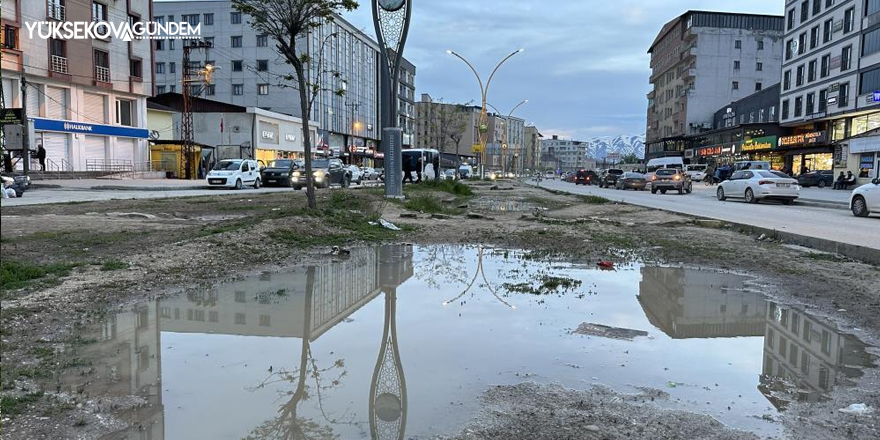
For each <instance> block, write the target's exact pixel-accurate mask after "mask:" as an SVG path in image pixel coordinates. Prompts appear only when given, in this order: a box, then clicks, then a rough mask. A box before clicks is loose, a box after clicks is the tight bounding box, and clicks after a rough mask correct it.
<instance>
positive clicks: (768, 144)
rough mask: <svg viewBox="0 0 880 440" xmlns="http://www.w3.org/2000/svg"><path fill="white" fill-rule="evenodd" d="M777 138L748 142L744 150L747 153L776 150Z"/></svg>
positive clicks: (755, 139) (768, 137)
mask: <svg viewBox="0 0 880 440" xmlns="http://www.w3.org/2000/svg"><path fill="white" fill-rule="evenodd" d="M776 141H777V137H776V136H764V137H758V138H754V139H750V140H747V141H745V142H744V143H743V146H742V150H743V151H744V152H747V151H763V150H773V149H776V143H777V142H776Z"/></svg>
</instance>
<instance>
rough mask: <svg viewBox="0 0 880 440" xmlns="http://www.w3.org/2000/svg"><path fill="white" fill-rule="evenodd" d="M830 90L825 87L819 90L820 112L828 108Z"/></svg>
mask: <svg viewBox="0 0 880 440" xmlns="http://www.w3.org/2000/svg"><path fill="white" fill-rule="evenodd" d="M827 101H828V91H827V90H825V89H823V90H819V113H825V110H826V109H827V108H828V102H827Z"/></svg>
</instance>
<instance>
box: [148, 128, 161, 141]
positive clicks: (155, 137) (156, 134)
mask: <svg viewBox="0 0 880 440" xmlns="http://www.w3.org/2000/svg"><path fill="white" fill-rule="evenodd" d="M150 140H151V141H157V140H159V132H158V131H157V130H150Z"/></svg>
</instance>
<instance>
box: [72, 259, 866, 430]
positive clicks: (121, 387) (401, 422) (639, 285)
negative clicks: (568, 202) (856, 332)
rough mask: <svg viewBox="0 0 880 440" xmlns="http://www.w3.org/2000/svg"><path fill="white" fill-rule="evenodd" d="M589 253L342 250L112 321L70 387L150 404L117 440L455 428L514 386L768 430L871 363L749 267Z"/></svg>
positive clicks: (853, 342)
mask: <svg viewBox="0 0 880 440" xmlns="http://www.w3.org/2000/svg"><path fill="white" fill-rule="evenodd" d="M594 264H595V263H594V262H566V261H558V260H549V259H545V258H537V257H534V256H531V255H528V254H525V253H522V252H517V251H499V250H491V249H478V248H463V247H457V246H435V247H427V248H412V247H407V246H389V247H380V248H372V249H360V250H355V251H354V252H353V253H352V255H351V256H350V257H348V258H345V259H341V260H337V261H335V262H328V263H326V264H323V265H319V266H313V267H298V268H292V269H290V270H286V271H283V272H279V273H264V274H260V275H258V276H255V277H252V278H248V279H243V280H239V281H234V282H228V283H223V284H219V285H217V286H215V287H214V288H212V289H210V290H206V291H204V292H196V293H192V294H189V295H186V296H181V297H177V298H171V299H164V300H160V301H158V302H149V303H144V304H139V305H137V306H135V307H133V308H131V310H128V311H125V312H121V313H118V314H116V315H115V316H112V317H111V319H110V320H108V322H107V323H106V324H105V325H104V326H103V328H102V330H101V332H100V334H99V335H96V337H97V338H98V339H99V340H100V342H98V343H97V344H93V345H92V346H90V347H89V348H88V350H89V353H88V357H89V358H90V359H91V360H92V362H93V363H94V365H95V370H94V371H93V373H92V374H90V375H87V376H79V375H76V376H75V377H70V378H68V379H67V380H66V381H65V385H64V387H65V389H66V390H68V391H71V392H75V391H74V390H79V391H82V392H83V393H85V394H87V395H90V396H92V397H97V396H100V395H129V394H134V395H138V396H141V397H142V398H144V399H145V400H146V401H148V402H150V405H148V406H145V407H143V408H140V409H138V410H137V411H134V412H131V413H129V414H127V416H128V417H130V418H132V419H134V420H135V421H136V422H137V424H138V427H137V428H136V429H133V430H130V431H124V432H119V433H115V434H113V435H112V436H110V437H108V438H112V439H127V438H132V439H141V438H150V439H165V440H200V439H205V440H209V439H210V440H221V439H270V438H272V439H274V438H323V439H331V438H339V439H370V438H375V439H385V438H399V437H398V436H399V433H400V431H405V437H400V438H412V437H422V436H425V437H427V436H431V435H435V434H448V433H454V432H457V431H458V430H459V429H461V428H462V427H463V426H464V425H465V424H466V423H467V422H468V421H469V420H470V419H471V417H472V416H473V414H474V412H475V411H476V410H478V401H477V397H478V396H479V395H480V394H481V393H482V392H483V391H485V390H486V389H487V388H488V387H490V386H492V385H495V384H512V383H520V382H523V381H536V382H540V383H561V384H563V385H565V386H568V387H572V388H581V389H583V388H587V387H589V386H590V384H594V383H597V384H606V385H609V386H612V387H614V388H615V389H618V390H620V391H624V392H626V391H634V390H635V387H652V388H657V389H661V390H663V391H665V392H667V393H669V395H670V399H669V401H667V402H665V403H663V404H664V405H666V406H669V407H672V408H679V409H685V410H689V411H694V412H699V413H707V414H710V415H712V416H714V417H716V418H718V419H719V420H721V421H722V422H724V423H726V424H728V425H731V426H734V427H737V428H742V429H748V430H752V431H755V432H757V433H760V434H765V435H770V434H776V433H778V431H779V427H778V425H777V424H774V423H773V422H771V421H768V420H766V419H772V417H773V415H774V414H776V413H777V411H780V410H784V408H785V406H786V405H787V404H788V403H789V402H791V401H792V400H794V399H801V400H810V401H818V400H820V399H822V398H823V396H825V395H827V394H828V393H829V392H830V391H831V390H832V389H833V388H834V387H836V386H845V385H847V383H849V382H850V381H851V379H853V378H855V377H858V376H859V375H860V374H861V370H860V367H861V366H864V365H868V364H870V363H871V361H870V360H869V359H868V356H867V355H866V354H865V346H864V345H863V344H861V343H860V342H859V341H858V340H856V339H854V338H852V337H850V336H848V335H845V334H841V333H839V332H837V331H836V330H835V328H834V327H833V326H830V325H828V324H827V323H825V322H823V321H821V320H818V319H815V318H812V317H810V316H809V315H807V314H805V313H803V312H801V311H798V310H794V309H790V308H787V307H784V306H780V305H777V304H774V303H771V302H768V301H766V300H765V299H764V298H763V297H762V295H761V294H760V293H758V291H757V289H756V286H752V285H751V284H750V282H749V280H748V279H746V278H744V277H741V276H737V275H731V274H723V273H715V272H702V271H697V270H686V269H673V268H660V267H642V266H639V265H632V266H626V267H621V268H618V269H617V270H616V271H599V270H596V269H595V268H594ZM765 416H769V417H765ZM303 435H306V436H308V437H302V436H303ZM286 436H289V437H286Z"/></svg>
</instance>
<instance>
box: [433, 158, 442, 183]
mask: <svg viewBox="0 0 880 440" xmlns="http://www.w3.org/2000/svg"><path fill="white" fill-rule="evenodd" d="M432 165H434V180H437V181H439V180H440V155H439V154H435V155H434V161H433V162H432Z"/></svg>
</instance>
